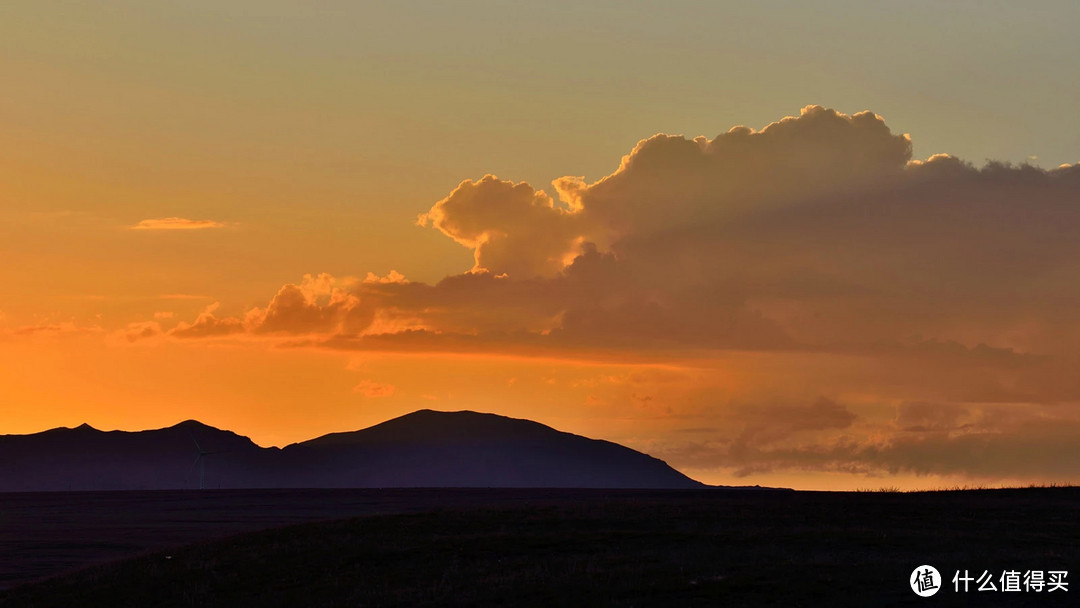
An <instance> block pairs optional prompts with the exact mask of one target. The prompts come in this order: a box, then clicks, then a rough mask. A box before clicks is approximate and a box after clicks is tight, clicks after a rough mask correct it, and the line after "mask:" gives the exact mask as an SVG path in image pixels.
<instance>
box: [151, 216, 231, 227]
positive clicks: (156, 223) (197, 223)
mask: <svg viewBox="0 0 1080 608" xmlns="http://www.w3.org/2000/svg"><path fill="white" fill-rule="evenodd" d="M224 227H225V224H223V223H221V222H215V221H214V220H191V219H188V218H185V217H162V218H156V219H147V220H143V221H141V222H139V223H138V224H135V225H134V226H132V227H131V229H132V230H205V229H207V228H224Z"/></svg>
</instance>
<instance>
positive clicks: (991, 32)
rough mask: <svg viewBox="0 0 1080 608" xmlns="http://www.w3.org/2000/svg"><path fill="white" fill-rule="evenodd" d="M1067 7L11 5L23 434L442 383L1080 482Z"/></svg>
mask: <svg viewBox="0 0 1080 608" xmlns="http://www.w3.org/2000/svg"><path fill="white" fill-rule="evenodd" d="M1078 22H1080V5H1077V4H1076V3H1074V2H1064V1H1063V2H1050V1H1046V2H1031V3H1009V2H966V1H958V2H950V3H939V2H919V1H916V2H906V3H890V4H888V5H885V4H883V3H863V2H840V1H832V2H822V3H814V4H813V5H811V4H809V3H807V4H805V5H803V4H794V3H781V2H768V1H765V2H755V3H721V2H687V1H678V0H672V1H669V2H664V3H644V2H629V1H620V2H582V1H578V2H574V3H564V2H546V3H522V2H458V3H441V2H407V1H403V2H386V3H380V2H372V3H356V2H343V1H341V2H339V1H328V2H320V3H301V2H287V1H282V0H269V1H267V0H263V1H260V2H254V1H251V0H227V1H221V0H216V1H214V2H204V1H201V0H195V1H192V2H184V3H172V2H159V1H149V2H147V1H140V2H120V1H105V2H96V3H85V2H75V1H66V2H65V1H58V2H49V3H40V2H9V3H6V4H4V6H2V7H0V82H3V83H4V93H3V95H0V260H2V262H0V433H30V432H37V431H40V430H44V429H47V428H52V427H57V426H72V427H73V426H77V425H78V424H80V423H83V422H87V423H90V424H91V425H93V426H95V427H97V428H105V429H127V430H137V429H145V428H158V427H162V426H168V425H171V424H174V423H176V422H178V421H180V420H183V419H188V418H196V419H199V420H201V421H203V422H205V423H208V424H212V425H214V426H218V427H222V428H228V429H231V430H234V431H236V432H239V433H241V434H244V435H248V436H250V437H251V438H252V439H253V440H254V441H256V442H257V443H259V444H261V445H279V446H280V445H286V444H288V443H292V442H295V441H301V440H305V439H309V438H312V437H315V436H318V435H321V434H325V433H328V432H336V431H342V430H351V429H357V428H363V427H366V426H370V425H372V424H376V423H378V422H381V421H383V420H386V419H389V418H392V417H395V416H399V415H402V414H405V413H408V412H411V411H414V410H417V409H421V408H431V409H439V410H462V409H470V410H477V411H486V412H493V413H497V414H503V415H507V416H514V417H521V418H529V419H532V420H536V421H538V422H542V423H544V424H548V425H550V426H554V427H555V428H558V429H560V430H565V431H570V432H574V433H578V434H583V435H587V436H590V437H596V438H602V439H608V440H611V441H616V442H619V443H623V444H625V445H628V446H630V447H633V448H635V449H639V450H643V451H646V452H648V453H650V454H652V455H654V456H657V457H659V458H663V459H664V460H666V461H667V462H669V463H670V464H671V465H673V466H675V467H676V468H678V469H679V470H681V471H683V472H685V473H687V474H688V475H690V476H691V477H694V478H696V479H699V480H702V481H705V482H707V483H718V484H735V485H746V484H750V485H752V484H755V483H757V484H761V485H785V486H788V487H796V488H806V489H861V488H878V487H901V488H939V487H953V486H957V485H1000V484H1026V483H1051V482H1056V483H1062V482H1066V483H1068V482H1071V483H1077V482H1080V464H1078V462H1080V461H1078V460H1077V459H1076V458H1075V455H1076V447H1077V446H1078V445H1080V373H1078V371H1080V355H1078V354H1077V353H1080V349H1078V346H1080V307H1078V304H1080V291H1077V288H1076V286H1077V285H1080V245H1078V244H1076V243H1075V242H1074V240H1075V238H1074V236H1075V234H1077V233H1078V230H1080V164H1078V162H1080V114H1078V113H1077V112H1076V111H1075V108H1076V106H1077V102H1078V101H1080V79H1078V78H1077V77H1076V74H1078V73H1080V41H1078V39H1077V38H1076V36H1075V33H1074V31H1073V30H1074V29H1075V28H1074V25H1075V24H1076V23H1078Z"/></svg>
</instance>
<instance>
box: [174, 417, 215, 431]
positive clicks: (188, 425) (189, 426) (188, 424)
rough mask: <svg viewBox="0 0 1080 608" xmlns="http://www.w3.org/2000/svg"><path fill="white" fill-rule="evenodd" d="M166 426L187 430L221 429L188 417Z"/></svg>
mask: <svg viewBox="0 0 1080 608" xmlns="http://www.w3.org/2000/svg"><path fill="white" fill-rule="evenodd" d="M168 428H170V429H182V430H189V431H191V430H202V429H211V430H215V431H219V430H221V429H218V428H216V427H212V426H210V425H209V424H204V423H202V422H199V421H198V420H195V419H188V420H185V421H183V422H177V423H176V424H174V425H172V426H170V427H168Z"/></svg>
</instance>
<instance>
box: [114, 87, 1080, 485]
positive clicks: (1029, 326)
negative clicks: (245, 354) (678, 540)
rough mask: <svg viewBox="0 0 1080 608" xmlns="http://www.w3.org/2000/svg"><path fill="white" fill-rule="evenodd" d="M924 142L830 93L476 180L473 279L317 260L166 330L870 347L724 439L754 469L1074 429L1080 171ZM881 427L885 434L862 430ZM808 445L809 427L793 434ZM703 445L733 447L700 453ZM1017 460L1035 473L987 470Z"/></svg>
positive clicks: (633, 345) (853, 460)
mask: <svg viewBox="0 0 1080 608" xmlns="http://www.w3.org/2000/svg"><path fill="white" fill-rule="evenodd" d="M911 150H912V148H911V141H910V139H909V137H908V136H907V135H903V134H895V133H893V132H892V131H891V130H890V129H889V128H888V127H887V126H886V124H885V122H884V120H883V119H882V118H881V117H880V116H877V115H875V114H873V113H870V112H861V113H858V114H854V115H850V116H849V115H845V114H842V113H839V112H836V111H834V110H830V109H826V108H822V107H818V106H810V107H807V108H804V109H803V110H802V112H801V114H800V115H799V116H797V117H788V118H784V119H783V120H780V121H778V122H775V123H772V124H770V125H768V126H766V127H764V128H763V129H761V130H753V129H750V128H747V127H735V128H733V129H731V130H729V131H728V132H726V133H723V134H720V135H718V136H716V137H714V138H712V139H708V138H705V137H697V138H694V139H688V138H685V137H682V136H677V135H662V134H661V135H656V136H653V137H651V138H648V139H645V140H642V141H641V142H639V143H638V144H637V146H635V147H634V149H633V150H632V151H631V152H630V153H629V154H628V155H627V156H625V157H623V158H622V160H621V162H620V163H619V165H618V168H617V169H616V170H615V171H614V172H613V173H612V174H610V175H608V176H606V177H604V178H602V179H600V180H598V181H595V182H592V183H589V182H587V181H586V180H585V179H583V178H581V177H573V176H571V177H563V178H560V179H558V180H555V181H554V182H553V184H552V186H553V194H548V193H547V192H545V191H543V190H538V189H536V188H534V187H533V186H531V185H530V184H527V183H523V182H517V183H515V182H512V181H506V180H503V179H499V178H498V177H495V176H492V175H487V176H483V177H482V178H480V179H478V180H466V181H463V182H461V183H460V184H459V185H458V186H457V187H456V188H455V189H453V191H451V192H450V193H449V194H448V195H447V196H446V197H445V198H444V199H442V200H440V201H438V202H436V203H435V204H434V205H433V206H432V207H431V208H430V209H429V210H427V211H426V212H424V213H422V214H420V216H419V219H418V223H419V224H420V225H421V226H426V227H429V228H431V229H436V230H439V231H441V232H442V233H443V234H445V235H446V236H448V237H450V238H451V239H453V240H454V241H455V242H457V243H459V244H460V245H462V246H463V247H466V248H469V249H471V250H472V251H473V257H474V265H473V267H472V268H469V269H462V273H461V274H458V275H454V276H449V277H446V278H445V279H443V280H442V281H440V282H438V283H436V284H433V285H431V284H424V283H416V282H410V281H408V280H407V279H406V278H405V277H403V276H401V275H400V274H397V273H392V274H391V275H390V276H388V277H376V276H374V275H369V276H368V277H367V278H366V279H364V280H357V279H340V278H334V277H330V276H328V275H318V276H307V277H305V278H304V279H303V280H302V281H301V282H300V283H297V284H290V285H285V286H284V287H282V288H281V290H280V291H279V292H278V293H277V294H276V295H274V296H273V297H271V298H269V300H268V304H267V305H266V306H265V307H259V308H254V309H251V310H248V311H247V312H246V313H245V314H243V315H238V316H227V317H218V316H216V314H215V310H214V309H213V308H208V309H207V310H205V311H204V312H203V313H202V314H201V315H200V316H199V317H198V318H196V319H194V320H192V321H188V322H182V323H179V324H177V325H176V326H174V327H172V328H170V329H166V330H162V331H163V333H165V334H167V335H168V336H171V337H172V338H175V339H198V338H219V339H221V338H225V337H227V338H230V339H231V338H234V337H237V336H244V337H247V338H256V337H257V338H267V337H270V338H273V337H277V338H278V339H280V340H281V341H282V343H285V344H289V345H293V346H297V345H305V346H321V347H327V348H337V349H345V350H369V351H399V352H402V351H403V352H487V353H512V354H519V355H530V354H532V355H544V356H551V355H557V356H562V357H567V358H574V357H591V358H601V359H607V360H610V361H620V360H637V359H642V358H644V359H648V360H653V361H657V360H662V361H679V360H682V359H688V358H696V359H701V358H708V357H709V356H710V355H709V353H720V352H740V353H764V354H769V353H773V354H779V353H785V354H788V355H790V356H794V357H812V356H819V355H829V356H838V357H852V358H853V359H852V360H853V361H860V362H862V363H859V364H857V365H854V364H853V365H852V366H851V369H852V370H856V369H858V370H861V371H837V372H835V377H834V378H833V379H832V384H831V385H829V386H826V387H825V389H824V390H820V388H819V387H815V390H816V391H817V392H816V393H815V394H805V395H803V396H802V399H803V401H798V402H791V403H781V404H775V405H770V406H762V407H761V408H756V409H755V408H751V409H744V410H740V411H736V412H735V413H734V414H733V415H735V416H737V417H739V419H740V420H742V421H743V422H744V423H745V424H744V428H743V430H742V431H741V434H735V435H732V436H730V437H728V439H726V440H725V441H727V443H725V444H724V447H723V449H721V450H719V451H716V450H714V451H713V452H710V453H711V454H713V455H716V454H721V455H722V456H723V457H724V458H727V459H729V460H728V461H727V466H738V467H739V468H740V470H743V471H754V470H760V469H761V468H769V467H796V466H799V467H801V466H810V467H814V466H819V467H826V468H827V467H834V468H836V467H841V466H843V467H849V468H851V469H852V470H857V469H859V463H860V462H861V463H863V464H865V465H866V466H873V467H877V468H884V469H887V470H893V469H905V470H913V471H919V472H922V471H929V470H932V469H934V468H935V467H937V468H941V469H949V467H954V468H955V467H956V466H959V464H958V463H961V462H967V461H968V460H970V459H966V458H965V457H963V456H962V455H963V454H964V453H965V452H964V450H976V451H978V450H983V451H989V452H988V453H992V452H993V451H994V449H995V448H994V447H993V446H995V445H997V444H999V443H1000V444H1001V445H1003V446H1012V448H1015V450H1017V451H1022V449H1024V448H1023V446H1027V445H1032V446H1034V445H1035V443H1038V441H1037V439H1036V438H1037V437H1044V438H1045V439H1046V441H1045V442H1044V443H1043V445H1044V446H1045V448H1046V449H1047V450H1050V451H1051V452H1053V451H1054V450H1055V449H1064V447H1063V446H1066V445H1068V444H1069V441H1070V440H1071V441H1072V442H1073V443H1072V445H1075V442H1076V441H1078V440H1080V428H1078V427H1077V425H1076V424H1075V419H1074V417H1073V414H1072V413H1071V412H1072V411H1075V409H1074V404H1076V403H1080V384H1078V382H1077V381H1076V380H1075V378H1077V377H1078V375H1077V374H1076V373H1075V370H1076V364H1077V361H1076V358H1075V355H1074V354H1073V353H1075V352H1078V349H1080V313H1078V312H1077V311H1080V291H1078V290H1077V287H1076V286H1077V285H1080V239H1077V238H1076V235H1077V234H1080V164H1077V165H1066V166H1062V167H1059V168H1057V169H1052V170H1044V169H1040V168H1037V167H1032V166H1027V165H1023V166H1011V165H1006V164H999V163H989V164H987V165H985V166H983V167H981V168H977V167H975V166H973V165H971V164H970V163H967V162H965V161H962V160H960V159H958V158H955V157H952V156H949V155H946V154H938V155H934V156H932V157H930V158H928V159H926V160H916V159H913V158H912V152H911ZM176 219H177V218H168V220H148V221H157V222H166V221H172V220H176ZM183 221H187V220H183ZM133 329H134V330H136V333H137V334H140V332H141V334H147V335H149V334H153V333H154V332H153V330H152V329H147V327H136V328H133ZM141 334H140V335H141ZM860 374H861V375H860ZM775 381H777V382H779V381H780V379H777V380H775ZM826 384H828V383H826ZM852 386H861V387H863V388H864V390H865V391H869V393H864V394H863V396H864V397H865V398H866V399H868V400H871V401H872V398H873V397H880V399H881V401H880V403H879V406H878V410H877V411H878V413H879V417H878V418H874V417H873V416H861V415H858V414H856V413H853V410H851V409H848V407H847V406H846V405H839V402H838V401H837V400H836V399H835V397H836V396H837V395H841V394H850V393H851V392H852V388H851V387H852ZM762 390H763V391H764V388H763V389H762ZM875 391H876V392H875ZM870 393H873V394H870ZM868 394H869V396H867V395H868ZM988 403H997V404H1006V403H1011V404H1026V405H1024V407H1032V404H1035V405H1037V406H1038V407H1040V408H1057V409H1040V410H1037V411H1036V412H1035V413H1034V414H1031V415H1030V416H1029V417H1028V418H1025V419H1024V420H1022V421H1019V422H1017V423H1016V426H1015V427H1013V428H1012V429H1010V427H1008V426H1000V425H999V426H994V427H992V428H991V427H987V426H986V425H985V423H983V422H979V420H981V419H979V418H978V417H977V416H975V414H974V413H973V412H979V411H988V410H985V409H979V408H985V407H986V404H988ZM901 404H902V405H901ZM1002 407H1005V406H1002ZM676 409H677V408H676ZM1025 411H1029V410H1025ZM890 412H891V415H889V413H890ZM1029 414H1030V411H1029ZM1055 420H1057V421H1059V422H1061V424H1060V425H1057V426H1055V423H1054V422H1053V421H1055ZM980 424H982V425H983V426H979V425H980ZM965 425H967V426H965ZM971 429H977V431H973V430H971ZM868 432H874V433H883V434H884V435H883V436H885V437H886V439H885V440H882V441H877V442H871V443H868V442H867V441H865V440H864V439H859V438H858V437H857V436H856V435H854V434H855V433H868ZM814 437H817V438H819V439H820V440H821V441H827V442H826V443H820V442H819V443H815V442H814V440H813V438H814ZM826 437H827V439H825V438H826ZM793 438H800V441H803V440H806V441H803V443H800V444H798V445H787V446H784V445H780V446H778V445H774V443H775V441H780V440H784V441H788V440H792V439H793ZM807 441H808V442H807ZM709 445H713V444H709ZM1002 449H1005V448H1002ZM1006 451H1008V450H1006ZM687 453H688V454H689V452H687ZM1003 453H1004V452H1003ZM1018 453H1019V452H1018ZM1054 454H1056V455H1058V456H1063V454H1058V453H1057V452H1054ZM699 457H700V459H702V462H714V461H713V460H711V459H710V458H709V457H704V456H701V455H700V454H697V453H695V455H694V456H693V458H691V457H690V456H687V458H688V461H689V460H697V459H699ZM1049 458H1050V457H1047V459H1049ZM1047 459H1043V460H1047ZM733 460H737V461H738V463H737V464H736V463H735V462H732V461H733ZM1043 460H1039V462H1040V463H1041V462H1043ZM988 462H997V460H995V459H994V458H990V459H989V460H988ZM1032 462H1034V461H1032ZM793 463H794V464H793ZM815 463H816V464H815ZM836 463H844V464H842V465H839V464H836ZM935 463H939V464H935ZM717 466H723V465H721V464H717ZM995 466H997V467H998V469H1000V470H1001V471H1005V470H1006V469H1010V470H1011V469H1013V468H1016V467H1011V466H1008V467H1007V466H1005V465H1004V464H1001V463H998V464H993V465H991V464H988V465H987V466H986V467H982V468H987V470H989V469H993V468H994V467H995ZM1017 466H1019V467H1021V468H1022V466H1023V465H1017ZM1032 466H1034V465H1032ZM968 468H969V469H970V470H976V469H978V470H980V471H981V470H982V469H981V468H980V467H977V466H975V465H970V466H969V467H968ZM1058 468H1059V469H1060V467H1058Z"/></svg>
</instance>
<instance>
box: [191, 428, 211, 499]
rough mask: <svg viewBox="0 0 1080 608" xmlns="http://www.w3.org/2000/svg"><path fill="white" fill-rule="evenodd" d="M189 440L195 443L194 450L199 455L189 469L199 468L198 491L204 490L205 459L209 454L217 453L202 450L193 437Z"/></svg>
mask: <svg viewBox="0 0 1080 608" xmlns="http://www.w3.org/2000/svg"><path fill="white" fill-rule="evenodd" d="M191 440H192V441H194V442H195V449H196V450H198V452H199V455H198V456H196V457H195V462H193V463H191V469H192V470H195V467H199V489H200V490H204V489H206V485H205V484H206V457H207V456H209V455H210V454H217V452H210V451H207V450H204V449H203V448H202V446H201V445H199V440H198V439H195V437H192V438H191Z"/></svg>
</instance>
